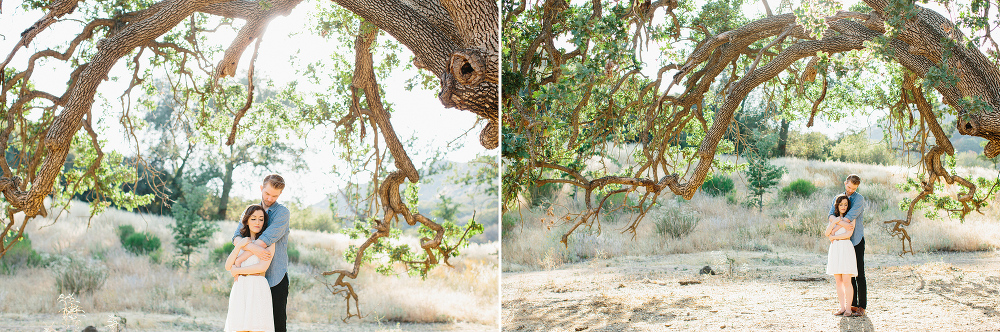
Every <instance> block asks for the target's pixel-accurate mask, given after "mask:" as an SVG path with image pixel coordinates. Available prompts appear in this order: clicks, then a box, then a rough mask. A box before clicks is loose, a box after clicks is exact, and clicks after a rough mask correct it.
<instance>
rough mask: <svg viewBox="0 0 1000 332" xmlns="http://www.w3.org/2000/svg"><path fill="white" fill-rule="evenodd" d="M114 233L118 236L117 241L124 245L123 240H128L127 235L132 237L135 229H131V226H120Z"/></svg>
mask: <svg viewBox="0 0 1000 332" xmlns="http://www.w3.org/2000/svg"><path fill="white" fill-rule="evenodd" d="M115 233H117V234H118V240H120V241H121V242H122V243H125V239H126V238H128V236H129V235H132V233H135V227H132V225H120V226H118V230H117V231H115Z"/></svg>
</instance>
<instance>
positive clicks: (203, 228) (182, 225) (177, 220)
mask: <svg viewBox="0 0 1000 332" xmlns="http://www.w3.org/2000/svg"><path fill="white" fill-rule="evenodd" d="M183 188H184V197H183V198H181V200H180V201H179V202H177V203H176V204H174V206H173V207H172V209H171V210H172V212H173V214H174V224H173V225H172V226H170V229H171V230H173V232H174V242H175V246H176V247H177V252H178V253H180V254H181V256H184V267H185V269H190V268H191V254H192V253H194V252H195V251H197V250H198V248H200V247H201V246H203V245H205V243H206V242H208V239H209V238H210V237H211V236H212V233H214V232H215V228H216V224H215V223H213V222H211V221H208V220H205V219H204V218H202V217H201V216H199V215H198V210H199V209H201V207H202V205H203V204H204V203H205V197H207V196H208V193H207V192H206V189H205V188H203V187H195V186H193V185H191V184H190V183H188V182H184V184H183Z"/></svg>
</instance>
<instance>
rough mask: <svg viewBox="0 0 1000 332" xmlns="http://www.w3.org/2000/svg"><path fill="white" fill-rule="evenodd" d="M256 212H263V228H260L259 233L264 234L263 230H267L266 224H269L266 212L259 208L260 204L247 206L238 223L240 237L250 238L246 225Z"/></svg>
mask: <svg viewBox="0 0 1000 332" xmlns="http://www.w3.org/2000/svg"><path fill="white" fill-rule="evenodd" d="M257 210H260V211H261V212H264V227H261V228H260V233H264V230H265V229H267V224H269V223H270V222H268V217H267V210H264V207H263V206H260V204H253V205H250V206H248V207H247V209H246V210H245V211H243V220H242V221H240V224H241V226H240V236H242V237H250V226H249V225H247V221H248V220H250V215H252V214H253V213H254V212H257ZM260 233H257V237H260Z"/></svg>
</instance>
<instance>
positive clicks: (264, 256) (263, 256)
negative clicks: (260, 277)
mask: <svg viewBox="0 0 1000 332" xmlns="http://www.w3.org/2000/svg"><path fill="white" fill-rule="evenodd" d="M243 249H245V250H247V251H250V252H252V253H253V254H254V256H257V258H260V260H262V261H269V260H271V252H270V251H267V249H266V248H261V247H260V246H258V245H256V244H254V243H250V244H247V245H246V247H244V248H243Z"/></svg>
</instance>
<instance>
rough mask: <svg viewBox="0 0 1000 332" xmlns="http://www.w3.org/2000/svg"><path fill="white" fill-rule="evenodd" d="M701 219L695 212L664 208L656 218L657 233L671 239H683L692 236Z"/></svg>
mask: <svg viewBox="0 0 1000 332" xmlns="http://www.w3.org/2000/svg"><path fill="white" fill-rule="evenodd" d="M700 221H701V218H700V217H699V216H698V214H697V213H695V212H693V211H687V210H683V209H680V208H664V209H661V210H660V214H659V215H658V216H656V219H655V220H654V224H655V225H656V233H657V234H660V235H663V236H669V237H671V238H675V239H676V238H682V237H685V236H687V235H688V234H691V232H693V231H694V229H695V228H696V227H698V222H700Z"/></svg>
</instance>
